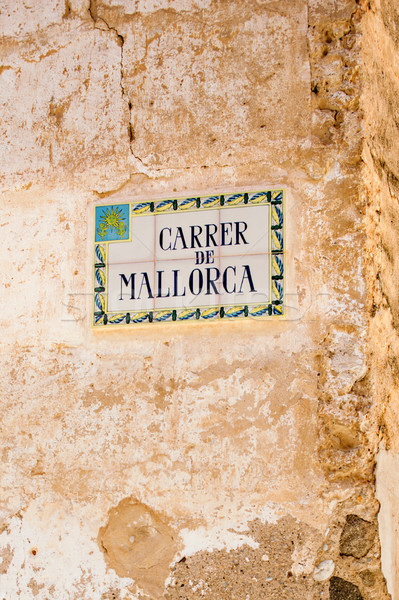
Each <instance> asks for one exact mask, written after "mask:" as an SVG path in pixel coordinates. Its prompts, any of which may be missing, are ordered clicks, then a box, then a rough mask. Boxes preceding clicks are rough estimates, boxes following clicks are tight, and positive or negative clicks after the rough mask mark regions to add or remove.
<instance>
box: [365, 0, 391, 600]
mask: <svg viewBox="0 0 399 600" xmlns="http://www.w3.org/2000/svg"><path fill="white" fill-rule="evenodd" d="M364 35H365V36H367V40H368V41H369V43H368V44H367V45H364V60H365V66H366V68H365V74H366V77H365V89H364V107H365V116H366V119H365V133H366V144H365V149H364V158H365V184H366V187H365V192H366V194H367V198H368V211H367V214H368V240H369V243H368V253H367V256H368V262H367V266H368V268H367V273H368V286H369V289H370V297H369V311H370V315H371V317H370V351H371V367H372V374H373V384H374V398H375V401H374V406H375V409H374V410H373V414H374V422H375V427H374V431H375V432H376V439H375V445H376V447H379V449H380V450H379V454H378V465H377V496H378V499H379V501H380V502H381V511H380V515H379V523H380V534H381V540H382V546H383V554H382V560H383V568H384V574H385V576H386V578H387V584H388V589H389V591H390V593H391V594H392V597H393V598H394V599H397V598H399V578H398V564H399V563H398V561H399V547H398V539H399V537H398V531H399V511H398V508H399V503H398V498H399V487H398V481H397V465H398V460H399V458H398V457H399V446H398V443H399V435H398V434H399V431H398V407H399V396H398V350H399V345H398V323H399V321H398V316H399V313H398V308H399V307H398V250H399V246H398V239H399V238H398V232H399V221H398V211H397V203H398V198H399V184H398V182H399V179H398V178H399V153H398V149H399V136H398V123H397V119H398V117H397V115H398V110H399V102H398V92H399V86H398V78H397V73H398V68H399V54H398V52H399V12H398V7H397V3H396V2H394V1H390V0H381V1H378V2H375V3H374V4H373V10H372V11H370V13H369V14H368V15H367V19H365V22H364Z"/></svg>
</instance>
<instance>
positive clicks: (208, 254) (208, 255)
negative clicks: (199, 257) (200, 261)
mask: <svg viewBox="0 0 399 600" xmlns="http://www.w3.org/2000/svg"><path fill="white" fill-rule="evenodd" d="M214 255H215V251H214V250H207V251H206V261H205V262H206V264H207V265H213V263H214V262H215V258H214ZM211 259H212V260H211Z"/></svg>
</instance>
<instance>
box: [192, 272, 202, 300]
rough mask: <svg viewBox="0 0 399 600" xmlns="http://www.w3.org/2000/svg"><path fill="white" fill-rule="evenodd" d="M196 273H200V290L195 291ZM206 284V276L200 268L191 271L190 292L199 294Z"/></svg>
mask: <svg viewBox="0 0 399 600" xmlns="http://www.w3.org/2000/svg"><path fill="white" fill-rule="evenodd" d="M194 273H198V292H194ZM203 285H204V276H203V275H202V271H201V270H200V269H194V270H193V271H191V273H190V277H189V280H188V286H189V288H190V292H191V293H192V294H193V296H198V294H200V293H201V292H202V287H203Z"/></svg>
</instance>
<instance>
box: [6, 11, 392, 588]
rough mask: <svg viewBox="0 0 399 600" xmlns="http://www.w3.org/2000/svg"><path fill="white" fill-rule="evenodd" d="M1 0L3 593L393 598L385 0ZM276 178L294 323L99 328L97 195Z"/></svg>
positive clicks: (261, 183)
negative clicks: (370, 242) (379, 374)
mask: <svg viewBox="0 0 399 600" xmlns="http://www.w3.org/2000/svg"><path fill="white" fill-rule="evenodd" d="M0 6H1V13H0V24H1V28H2V31H3V32H4V34H5V37H4V39H3V52H2V56H3V58H2V67H1V68H0V78H1V84H2V85H1V86H0V96H1V106H2V129H3V136H2V153H3V160H2V181H1V186H2V203H3V204H2V206H3V211H2V217H3V218H2V225H3V227H2V229H1V231H2V235H3V237H2V240H3V243H2V252H3V253H4V258H3V282H4V284H3V285H4V288H3V291H2V297H3V301H2V310H1V324H2V348H1V360H2V367H1V369H2V376H1V378H2V382H3V384H2V392H3V393H2V419H1V426H2V430H3V432H2V439H3V461H2V465H1V469H2V484H1V485H2V490H3V493H2V497H1V506H0V508H1V517H2V523H3V524H4V529H3V530H2V533H0V544H1V550H0V552H1V553H2V554H1V556H2V557H3V562H2V563H1V564H0V589H1V591H2V593H3V595H5V598H6V600H14V598H17V597H20V598H23V599H28V598H30V597H35V598H37V599H38V600H44V599H53V598H54V599H57V600H63V599H68V600H75V599H76V600H77V599H84V600H89V599H90V600H92V599H93V600H97V599H98V600H100V599H101V600H108V599H111V598H113V599H119V598H130V599H133V598H138V597H139V594H140V592H139V591H138V589H137V587H136V584H137V585H138V586H139V588H140V589H142V590H144V592H146V593H149V594H150V595H152V597H154V598H159V597H160V596H161V595H162V591H163V589H164V585H165V583H166V585H167V591H166V597H167V598H169V599H172V598H187V599H188V598H198V597H201V598H204V599H205V600H206V599H207V598H218V599H225V598H234V597H235V598H240V599H241V598H242V599H244V598H247V597H250V598H264V597H266V598H279V599H284V600H285V599H287V600H288V599H290V600H291V599H292V598H294V597H295V598H296V597H298V598H299V597H306V598H331V599H332V600H339V599H340V598H342V599H343V598H348V597H349V596H348V594H349V593H352V594H355V595H354V596H353V598H357V599H358V598H359V596H356V594H361V597H363V598H364V599H366V600H367V599H373V600H374V599H377V598H378V599H380V598H387V595H386V592H385V584H384V581H383V578H382V575H381V572H380V562H379V541H378V538H377V537H376V536H375V533H373V532H374V529H373V528H374V524H375V520H376V515H377V511H378V503H377V501H376V500H375V498H374V495H373V493H374V487H373V468H374V451H375V449H376V443H377V442H376V439H377V438H376V431H377V425H376V418H375V416H374V413H373V412H370V404H371V400H372V392H371V385H370V378H369V363H368V362H367V345H366V343H367V326H368V321H367V312H366V308H365V303H366V285H365V278H364V272H363V268H364V262H363V256H364V251H365V243H366V237H365V232H364V226H363V218H364V213H365V205H366V202H365V199H364V194H363V192H362V188H361V152H362V141H363V138H362V112H361V110H360V105H359V102H360V83H361V71H362V67H361V59H360V40H361V22H362V19H365V18H366V17H365V14H366V13H365V11H366V8H365V7H363V8H362V7H359V6H358V5H357V4H356V3H355V2H354V1H353V2H352V1H347V0H339V1H336V2H332V1H331V2H317V1H316V0H311V1H310V2H309V3H307V2H305V1H302V0H295V1H294V0H283V1H282V0H279V1H278V2H275V1H272V0H266V1H261V0H259V1H257V0H230V1H227V0H225V1H217V0H202V1H200V0H197V1H196V0H176V1H174V2H172V1H171V0H154V1H152V2H151V1H149V0H148V1H146V0H136V1H133V0H107V1H106V2H105V1H104V2H103V1H101V0H100V1H98V2H93V1H92V2H91V3H90V6H89V3H88V2H85V1H84V0H71V1H69V2H66V3H65V2H64V1H62V2H61V1H60V2H57V1H56V0H41V1H40V2H39V1H38V2H35V3H32V6H30V7H29V8H28V5H27V4H25V3H23V2H22V1H18V2H11V1H7V0H3V1H2V2H1V5H0ZM366 16H367V15H366ZM370 18H371V17H370ZM278 186H283V187H284V188H285V190H286V240H287V245H286V252H287V253H286V262H287V271H286V281H287V304H288V305H289V307H290V310H289V311H288V313H287V314H288V317H287V319H286V320H284V321H279V322H271V321H268V322H249V323H247V322H245V323H244V322H239V323H223V322H222V323H215V324H209V325H206V324H195V323H194V324H172V325H153V326H143V327H140V328H127V329H126V330H123V331H107V330H103V331H101V332H99V331H94V330H92V329H91V326H90V324H91V317H90V313H91V302H92V298H91V284H92V244H91V240H92V233H93V222H92V218H93V205H94V203H96V202H99V201H102V200H103V201H104V202H107V203H108V202H114V201H115V202H119V201H120V200H121V199H123V200H127V199H130V200H135V199H139V198H143V197H151V198H156V197H157V198H162V197H168V196H171V195H174V194H178V195H179V196H184V195H185V194H186V193H188V194H191V193H193V192H198V193H201V192H205V193H206V192H208V191H216V190H222V191H230V190H231V191H233V190H235V189H242V190H245V189H248V188H263V187H278ZM353 514H354V515H357V516H358V517H361V519H363V520H365V521H367V523H368V524H369V525H370V527H371V529H370V528H369V529H368V531H369V537H370V536H371V537H370V545H369V546H368V548H367V551H366V553H365V554H364V555H363V556H356V552H355V551H352V554H349V555H346V554H344V553H343V552H342V547H340V540H341V535H342V531H343V529H344V526H345V527H347V525H345V523H348V521H347V516H348V515H353ZM348 526H349V525H348ZM365 527H368V525H367V526H365ZM362 531H363V530H362ZM370 532H371V533H370ZM353 535H354V537H355V540H356V535H357V536H358V537H359V535H360V534H359V531H358V532H357V533H356V534H355V533H353ZM360 537H362V536H361V535H360ZM367 539H368V538H367ZM341 541H342V540H341ZM357 554H359V552H357ZM360 554H361V552H360ZM181 559H183V560H182V561H181V562H178V561H179V560H181ZM184 559H185V560H184ZM320 565H321V566H320ZM370 573H371V575H370ZM331 576H333V579H331ZM334 578H335V579H334ZM342 582H343V583H342ZM345 586H347V587H345ZM348 586H349V587H348ZM350 586H352V587H350ZM355 586H356V587H355ZM345 590H346V591H345ZM348 590H349V591H348ZM345 594H346V596H345Z"/></svg>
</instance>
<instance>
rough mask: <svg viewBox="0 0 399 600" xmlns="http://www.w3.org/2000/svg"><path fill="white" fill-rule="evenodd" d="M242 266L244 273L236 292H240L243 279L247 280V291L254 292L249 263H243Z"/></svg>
mask: <svg viewBox="0 0 399 600" xmlns="http://www.w3.org/2000/svg"><path fill="white" fill-rule="evenodd" d="M243 267H244V273H243V274H242V279H241V285H240V289H239V290H238V293H239V294H241V292H242V286H243V284H244V279H247V280H248V283H249V287H250V290H249V291H250V292H256V289H255V286H254V282H253V281H252V275H251V269H250V268H249V265H243Z"/></svg>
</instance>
